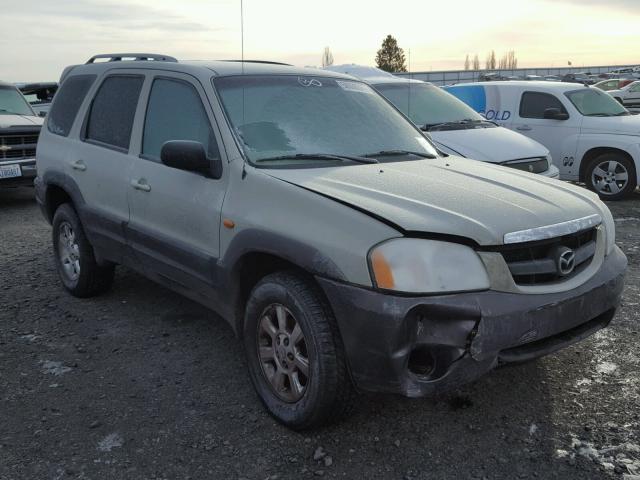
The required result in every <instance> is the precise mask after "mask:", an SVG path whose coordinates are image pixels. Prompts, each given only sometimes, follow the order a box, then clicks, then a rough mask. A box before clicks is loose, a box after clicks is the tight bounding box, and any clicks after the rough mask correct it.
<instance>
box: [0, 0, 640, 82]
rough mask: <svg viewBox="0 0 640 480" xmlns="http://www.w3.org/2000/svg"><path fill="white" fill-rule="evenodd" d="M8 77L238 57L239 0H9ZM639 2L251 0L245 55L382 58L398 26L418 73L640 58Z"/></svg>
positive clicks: (294, 59)
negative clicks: (491, 58) (467, 63)
mask: <svg viewBox="0 0 640 480" xmlns="http://www.w3.org/2000/svg"><path fill="white" fill-rule="evenodd" d="M0 12H2V13H0V18H1V19H2V22H1V24H2V27H1V28H0V80H5V81H11V82H17V81H49V80H57V79H58V78H59V76H60V73H61V72H62V69H63V68H64V67H65V66H67V65H71V64H77V63H84V62H85V61H86V60H87V59H88V58H89V57H91V56H92V55H94V54H96V53H111V52H145V53H162V54H166V55H172V56H175V57H177V58H178V59H182V60H212V59H236V58H240V56H241V30H240V0H18V1H16V0H0ZM639 22H640V0H482V1H478V0H452V1H444V2H443V1H442V0H437V1H436V0H413V1H409V0H393V1H385V2H380V1H372V0H368V1H361V0H322V1H317V2H313V1H309V0H306V1H305V0H244V56H245V58H247V59H261V60H274V61H282V62H287V63H292V64H295V65H299V66H311V65H318V64H320V63H321V56H322V52H323V50H324V47H327V46H328V47H330V49H331V51H332V53H333V56H334V60H335V61H334V63H336V64H342V63H358V64H364V65H374V64H375V54H376V51H377V49H378V48H380V44H381V42H382V40H383V39H384V37H385V36H386V35H388V34H391V35H393V36H394V37H396V39H397V40H398V44H399V45H400V47H402V48H403V49H404V50H405V54H407V57H409V55H408V54H409V51H410V58H411V63H410V69H411V70H412V71H428V70H452V69H461V68H462V67H463V64H464V58H465V55H466V54H469V55H470V56H473V55H474V54H476V53H477V54H478V55H479V57H480V59H481V61H482V63H484V59H485V57H486V56H487V53H488V52H489V51H491V50H492V49H495V50H496V54H497V55H498V57H499V56H501V54H502V53H503V52H506V51H508V50H515V52H516V55H517V57H518V63H519V66H521V67H538V66H539V67H546V66H549V67H559V66H566V65H567V62H568V61H571V62H572V63H573V65H575V66H584V65H586V66H589V65H621V64H640V50H639V49H638V45H639V44H640V28H638V25H639V24H640V23H639Z"/></svg>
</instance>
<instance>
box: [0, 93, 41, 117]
mask: <svg viewBox="0 0 640 480" xmlns="http://www.w3.org/2000/svg"><path fill="white" fill-rule="evenodd" d="M11 114H15V115H29V116H33V115H34V113H33V110H31V107H30V106H29V104H28V103H27V101H26V100H25V99H24V97H23V96H22V94H21V93H20V92H19V91H18V89H16V88H13V87H1V86H0V115H11Z"/></svg>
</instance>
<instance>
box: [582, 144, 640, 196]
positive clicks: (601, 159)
mask: <svg viewBox="0 0 640 480" xmlns="http://www.w3.org/2000/svg"><path fill="white" fill-rule="evenodd" d="M585 181H586V183H587V186H588V187H589V189H590V190H593V191H594V192H596V193H597V194H598V195H600V198H602V199H603V200H620V199H622V198H624V197H626V196H627V195H629V194H631V193H632V192H633V191H634V190H635V188H636V186H637V181H636V169H635V167H634V165H633V162H632V161H631V160H629V159H628V158H627V157H625V156H624V155H622V154H619V153H614V152H612V153H605V154H602V155H600V156H598V157H596V158H595V159H594V160H593V161H592V162H591V163H590V164H589V167H588V168H587V172H586V178H585Z"/></svg>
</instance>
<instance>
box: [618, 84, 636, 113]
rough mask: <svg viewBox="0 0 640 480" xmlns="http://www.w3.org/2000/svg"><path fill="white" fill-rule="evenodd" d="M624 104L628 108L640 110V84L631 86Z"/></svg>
mask: <svg viewBox="0 0 640 480" xmlns="http://www.w3.org/2000/svg"><path fill="white" fill-rule="evenodd" d="M622 103H623V104H624V106H625V107H627V108H640V82H638V83H634V84H633V85H631V87H630V88H629V90H628V91H627V95H626V96H625V97H624V99H623V100H622Z"/></svg>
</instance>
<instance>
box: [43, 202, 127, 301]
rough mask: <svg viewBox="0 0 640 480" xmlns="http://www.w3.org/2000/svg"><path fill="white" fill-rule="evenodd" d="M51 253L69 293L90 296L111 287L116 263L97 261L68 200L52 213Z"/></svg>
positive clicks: (77, 295)
mask: <svg viewBox="0 0 640 480" xmlns="http://www.w3.org/2000/svg"><path fill="white" fill-rule="evenodd" d="M53 253H54V259H55V263H56V267H57V269H58V274H59V276H60V280H62V284H63V285H64V287H65V288H66V289H67V290H68V291H69V293H71V294H72V295H74V296H76V297H91V296H94V295H98V294H100V293H103V292H105V291H106V290H108V289H109V288H110V287H111V284H112V283H113V276H114V270H115V267H114V266H113V265H110V266H100V265H98V263H97V262H96V259H95V256H94V254H93V248H92V247H91V244H90V243H89V241H88V240H87V237H86V236H85V234H84V230H83V228H82V224H81V223H80V219H79V218H78V214H77V213H76V211H75V210H74V208H73V207H72V206H71V205H69V204H68V203H65V204H63V205H61V206H60V207H58V209H57V210H56V213H55V215H54V216H53Z"/></svg>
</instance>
